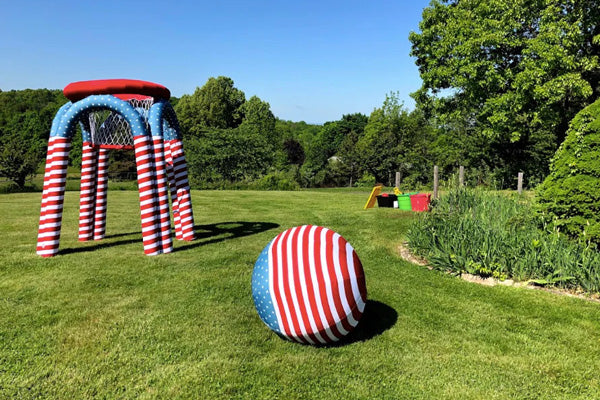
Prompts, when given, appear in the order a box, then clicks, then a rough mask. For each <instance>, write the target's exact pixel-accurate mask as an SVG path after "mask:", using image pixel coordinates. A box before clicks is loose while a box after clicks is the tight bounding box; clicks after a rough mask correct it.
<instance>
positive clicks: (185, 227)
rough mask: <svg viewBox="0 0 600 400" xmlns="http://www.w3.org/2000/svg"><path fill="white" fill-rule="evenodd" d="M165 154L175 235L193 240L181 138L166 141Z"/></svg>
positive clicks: (187, 182) (190, 203)
mask: <svg viewBox="0 0 600 400" xmlns="http://www.w3.org/2000/svg"><path fill="white" fill-rule="evenodd" d="M165 154H166V164H167V175H168V177H169V186H170V191H171V203H172V208H173V220H174V223H175V237H176V238H177V239H178V240H187V241H190V240H194V215H193V211H192V201H191V196H190V184H189V181H188V175H187V164H186V162H185V155H184V153H183V143H182V142H181V140H180V139H173V140H169V141H166V142H165Z"/></svg>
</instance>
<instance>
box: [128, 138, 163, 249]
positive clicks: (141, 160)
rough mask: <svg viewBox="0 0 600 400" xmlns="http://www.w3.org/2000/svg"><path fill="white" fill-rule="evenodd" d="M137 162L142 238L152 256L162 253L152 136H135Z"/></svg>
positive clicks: (145, 247)
mask: <svg viewBox="0 0 600 400" xmlns="http://www.w3.org/2000/svg"><path fill="white" fill-rule="evenodd" d="M133 144H134V148H135V163H136V167H137V176H138V189H139V193H140V213H141V219H142V240H143V243H144V253H145V254H146V255H149V256H152V255H157V254H160V253H162V246H161V241H160V221H159V218H158V212H157V210H158V207H157V206H156V204H157V202H156V193H157V190H156V182H155V170H154V151H153V149H152V147H153V146H152V139H151V138H150V136H146V135H140V136H135V137H134V138H133Z"/></svg>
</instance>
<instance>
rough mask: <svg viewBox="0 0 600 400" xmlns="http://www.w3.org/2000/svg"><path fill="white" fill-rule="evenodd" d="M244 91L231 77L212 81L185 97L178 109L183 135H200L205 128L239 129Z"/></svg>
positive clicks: (212, 79)
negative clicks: (237, 86) (236, 85)
mask: <svg viewBox="0 0 600 400" xmlns="http://www.w3.org/2000/svg"><path fill="white" fill-rule="evenodd" d="M245 101H246V97H245V94H244V92H242V91H241V90H239V89H237V88H236V87H235V86H234V82H233V80H232V79H231V78H228V77H225V76H219V77H217V78H212V77H211V78H209V79H208V81H207V82H206V83H205V84H204V86H202V87H201V88H196V90H195V91H194V93H193V94H192V95H183V96H181V98H180V99H179V101H178V102H177V104H176V106H175V111H176V112H177V118H178V119H179V122H180V124H181V127H182V130H183V133H184V135H193V136H198V135H200V134H201V133H202V132H203V131H204V130H205V129H206V128H217V129H226V128H236V127H238V126H239V125H240V124H241V123H242V119H243V112H242V110H241V107H242V105H243V104H244V102H245Z"/></svg>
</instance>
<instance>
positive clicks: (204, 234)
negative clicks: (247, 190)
mask: <svg viewBox="0 0 600 400" xmlns="http://www.w3.org/2000/svg"><path fill="white" fill-rule="evenodd" d="M277 227H279V225H278V224H275V223H272V222H248V221H234V222H219V223H216V224H208V225H196V226H194V232H195V233H196V240H194V241H192V242H186V243H189V244H184V245H182V246H177V247H176V248H175V249H173V251H182V250H189V249H193V248H196V247H201V246H205V245H208V244H213V243H219V242H223V241H225V240H229V239H235V238H239V237H244V236H249V235H254V234H256V233H260V232H264V231H268V230H269V229H274V228H277ZM130 235H138V236H139V235H141V232H139V231H138V232H128V233H116V234H112V235H106V237H105V239H104V240H107V239H114V238H118V237H124V236H130ZM86 243H87V245H85V247H76V248H70V249H61V250H60V251H59V252H58V254H60V255H65V254H76V253H85V252H89V251H96V250H99V249H105V248H109V247H116V246H124V245H128V244H133V243H139V244H140V246H141V245H142V240H141V238H136V239H126V240H118V241H115V242H104V241H93V242H86ZM90 243H94V244H93V245H90Z"/></svg>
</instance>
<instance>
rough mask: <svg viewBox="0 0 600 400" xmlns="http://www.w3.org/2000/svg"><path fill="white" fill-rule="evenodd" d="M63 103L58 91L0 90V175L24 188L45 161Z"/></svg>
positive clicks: (62, 97) (63, 99)
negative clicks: (59, 109)
mask: <svg viewBox="0 0 600 400" xmlns="http://www.w3.org/2000/svg"><path fill="white" fill-rule="evenodd" d="M66 101H67V99H65V98H64V96H63V95H62V92H61V91H60V90H47V89H39V90H32V89H27V90H11V91H8V92H1V91H0V176H3V177H6V178H8V179H10V180H11V181H12V182H14V183H15V184H16V185H17V187H18V188H20V189H22V188H23V187H24V186H25V182H26V179H27V177H29V176H30V175H32V174H34V173H35V171H36V169H37V168H38V166H39V165H40V163H41V162H43V160H44V156H45V154H46V146H47V141H48V136H49V133H50V127H51V125H52V119H53V118H54V114H56V111H57V110H58V108H60V106H62V105H63V104H64V103H65V102H66Z"/></svg>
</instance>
